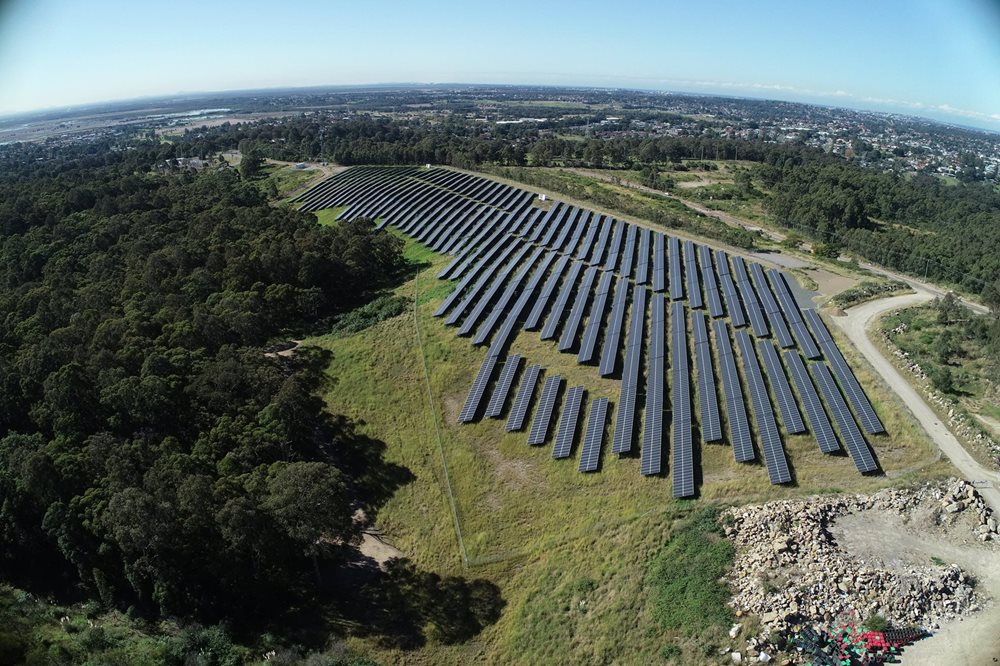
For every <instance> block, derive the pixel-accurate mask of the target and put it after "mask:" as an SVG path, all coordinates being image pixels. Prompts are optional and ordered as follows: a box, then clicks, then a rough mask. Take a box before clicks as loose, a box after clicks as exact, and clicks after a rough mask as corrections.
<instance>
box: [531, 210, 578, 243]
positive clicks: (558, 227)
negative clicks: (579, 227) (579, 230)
mask: <svg viewBox="0 0 1000 666" xmlns="http://www.w3.org/2000/svg"><path fill="white" fill-rule="evenodd" d="M577 211H578V209H577V207H576V206H563V207H562V208H560V209H559V211H558V213H557V214H556V215H555V216H554V217H553V218H552V221H551V222H550V224H549V225H548V228H547V229H545V233H544V234H543V235H542V238H541V241H540V242H541V244H542V245H545V246H546V247H554V248H558V247H560V246H561V242H562V241H565V240H566V234H567V233H569V228H570V224H571V223H572V221H573V220H575V219H576V215H577ZM557 233H558V234H559V235H558V236H556V234H557Z"/></svg>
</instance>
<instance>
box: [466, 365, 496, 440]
mask: <svg viewBox="0 0 1000 666" xmlns="http://www.w3.org/2000/svg"><path fill="white" fill-rule="evenodd" d="M496 362H497V358H496V356H487V357H486V358H485V359H483V364H482V365H481V366H480V367H479V373H478V374H477V375H476V378H475V380H473V382H472V390H470V391H469V395H468V397H467V398H466V399H465V406H463V407H462V411H461V413H460V414H459V415H458V421H459V423H471V422H472V421H473V420H475V418H476V411H477V410H478V409H479V403H480V402H482V400H483V394H484V393H485V392H486V385H487V384H489V383H490V377H492V376H493V368H494V366H495V365H496Z"/></svg>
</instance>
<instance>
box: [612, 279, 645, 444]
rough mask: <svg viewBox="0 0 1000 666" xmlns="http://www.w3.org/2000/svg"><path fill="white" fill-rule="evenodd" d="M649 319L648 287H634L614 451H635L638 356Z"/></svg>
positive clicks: (613, 440)
mask: <svg viewBox="0 0 1000 666" xmlns="http://www.w3.org/2000/svg"><path fill="white" fill-rule="evenodd" d="M645 321H646V288H645V287H642V286H637V287H635V288H634V289H633V290H632V317H631V324H630V328H629V335H628V342H627V343H626V344H627V346H626V348H625V369H624V370H623V372H622V388H621V393H620V395H619V398H618V417H617V420H616V421H615V433H614V436H613V438H612V440H611V452H612V453H617V454H619V455H621V454H623V453H628V452H629V451H631V450H632V436H633V433H634V430H633V428H634V426H635V398H636V394H637V393H638V386H637V384H638V383H639V357H640V356H641V355H642V333H643V329H644V324H645Z"/></svg>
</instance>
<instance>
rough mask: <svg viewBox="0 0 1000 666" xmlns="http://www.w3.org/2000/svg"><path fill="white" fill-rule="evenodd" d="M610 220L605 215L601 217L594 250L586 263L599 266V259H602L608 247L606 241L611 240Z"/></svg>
mask: <svg viewBox="0 0 1000 666" xmlns="http://www.w3.org/2000/svg"><path fill="white" fill-rule="evenodd" d="M611 222H612V220H611V218H610V217H609V216H607V215H601V230H600V233H599V234H598V236H597V242H596V243H595V244H594V249H593V251H592V252H591V253H590V258H589V259H587V262H588V263H590V264H593V265H595V266H599V265H600V264H601V259H603V258H604V250H606V249H607V247H608V240H609V239H610V238H611Z"/></svg>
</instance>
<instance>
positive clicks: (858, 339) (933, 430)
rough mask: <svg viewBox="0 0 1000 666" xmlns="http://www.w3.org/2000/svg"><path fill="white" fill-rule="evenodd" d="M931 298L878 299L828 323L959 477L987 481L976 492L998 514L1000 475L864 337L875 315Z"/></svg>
mask: <svg viewBox="0 0 1000 666" xmlns="http://www.w3.org/2000/svg"><path fill="white" fill-rule="evenodd" d="M932 298H933V295H932V294H930V293H927V292H926V291H918V292H917V293H914V294H904V295H902V296H894V297H892V298H884V299H879V300H875V301H870V302H868V303H862V304H861V305H858V306H855V307H853V308H850V309H849V310H847V316H846V317H830V320H831V321H833V322H834V323H835V324H836V325H837V326H838V327H839V328H840V329H841V330H843V331H844V333H846V334H847V337H848V338H850V340H851V342H852V343H854V346H855V347H857V348H858V350H860V351H861V353H862V354H863V355H864V357H865V358H866V359H868V362H869V363H871V365H872V367H874V368H875V371H876V372H877V373H878V374H879V375H880V376H881V377H882V379H884V380H885V381H886V383H887V384H888V385H889V386H890V387H892V390H893V391H895V392H896V395H898V396H899V397H900V398H901V399H902V401H903V404H905V405H906V406H907V407H909V409H910V411H911V412H913V415H914V416H915V417H916V418H917V421H918V422H919V423H920V425H921V426H922V427H923V429H924V430H925V431H926V432H927V434H928V435H929V436H930V438H931V439H932V440H933V441H934V443H935V444H937V446H938V448H940V449H941V452H942V453H944V455H946V456H947V457H948V459H949V460H951V463H952V464H953V465H954V466H955V467H956V468H957V469H958V471H959V472H961V474H962V476H964V477H965V478H966V479H968V480H969V481H973V482H982V481H986V482H987V484H986V485H983V484H979V485H980V487H979V488H978V490H979V492H980V493H981V494H982V496H983V498H984V499H985V500H986V501H988V502H989V503H990V505H991V506H992V507H993V510H994V511H1000V490H998V483H1000V475H998V474H997V473H996V472H993V471H990V470H988V469H986V468H985V467H983V466H982V465H980V464H979V463H978V462H976V460H975V459H974V458H973V457H972V456H970V455H969V453H968V452H967V451H966V450H965V448H964V447H963V446H962V444H961V443H960V442H959V441H958V439H956V438H955V436H954V435H953V434H952V433H951V431H950V430H949V429H948V427H947V426H945V425H944V424H943V423H941V421H940V419H938V417H937V414H935V413H934V411H933V410H932V409H931V408H930V406H929V405H928V404H927V403H926V402H925V401H924V399H923V396H921V395H920V394H919V393H917V391H916V389H914V388H913V387H912V386H911V385H910V383H909V382H908V381H907V380H906V379H905V378H904V377H903V375H902V374H900V372H899V370H897V369H896V367H895V366H894V365H893V364H892V363H891V362H890V361H889V360H888V359H887V358H885V357H884V356H882V353H881V352H880V351H879V349H878V347H876V346H875V343H873V342H872V341H871V339H869V337H868V332H867V329H868V326H869V325H870V324H871V322H872V320H873V319H875V318H876V317H877V316H878V315H880V314H882V313H883V312H888V311H890V310H898V309H900V308H905V307H908V306H912V305H918V304H920V303H924V302H926V301H929V300H931V299H932Z"/></svg>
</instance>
